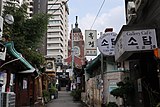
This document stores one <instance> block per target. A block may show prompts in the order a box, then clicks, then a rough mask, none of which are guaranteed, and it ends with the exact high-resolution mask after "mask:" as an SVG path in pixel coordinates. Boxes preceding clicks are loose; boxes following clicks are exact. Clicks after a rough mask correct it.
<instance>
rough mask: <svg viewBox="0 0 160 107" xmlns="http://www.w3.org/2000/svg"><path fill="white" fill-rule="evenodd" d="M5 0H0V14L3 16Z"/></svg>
mask: <svg viewBox="0 0 160 107" xmlns="http://www.w3.org/2000/svg"><path fill="white" fill-rule="evenodd" d="M2 7H3V0H0V16H2Z"/></svg>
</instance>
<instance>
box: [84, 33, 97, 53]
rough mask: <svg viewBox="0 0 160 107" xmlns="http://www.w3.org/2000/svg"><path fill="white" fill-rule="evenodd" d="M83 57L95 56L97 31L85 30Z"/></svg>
mask: <svg viewBox="0 0 160 107" xmlns="http://www.w3.org/2000/svg"><path fill="white" fill-rule="evenodd" d="M85 55H86V56H96V55H97V30H85Z"/></svg>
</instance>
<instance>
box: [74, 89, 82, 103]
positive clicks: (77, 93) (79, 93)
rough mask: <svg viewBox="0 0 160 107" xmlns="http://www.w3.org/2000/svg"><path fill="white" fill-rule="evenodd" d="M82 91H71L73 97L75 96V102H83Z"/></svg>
mask: <svg viewBox="0 0 160 107" xmlns="http://www.w3.org/2000/svg"><path fill="white" fill-rule="evenodd" d="M81 92H82V91H81V90H80V89H76V90H72V91H71V96H73V100H74V101H80V100H81Z"/></svg>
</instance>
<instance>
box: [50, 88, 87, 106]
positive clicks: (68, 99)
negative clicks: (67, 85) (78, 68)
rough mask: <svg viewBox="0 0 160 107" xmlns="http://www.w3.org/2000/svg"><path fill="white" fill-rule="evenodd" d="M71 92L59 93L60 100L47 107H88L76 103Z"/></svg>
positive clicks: (51, 102)
mask: <svg viewBox="0 0 160 107" xmlns="http://www.w3.org/2000/svg"><path fill="white" fill-rule="evenodd" d="M70 93H71V92H66V91H59V92H58V98H57V99H54V100H52V101H50V102H49V103H48V104H47V107H86V106H84V105H83V104H81V102H74V101H73V98H72V96H71V95H70Z"/></svg>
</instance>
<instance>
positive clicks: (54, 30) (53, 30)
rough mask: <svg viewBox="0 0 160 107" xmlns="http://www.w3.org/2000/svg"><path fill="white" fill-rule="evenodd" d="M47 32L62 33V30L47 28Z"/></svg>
mask: <svg viewBox="0 0 160 107" xmlns="http://www.w3.org/2000/svg"><path fill="white" fill-rule="evenodd" d="M47 32H63V31H62V29H54V28H49V29H48V30H47Z"/></svg>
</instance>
